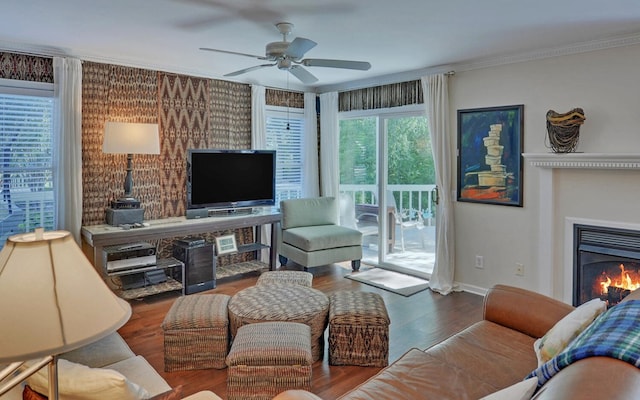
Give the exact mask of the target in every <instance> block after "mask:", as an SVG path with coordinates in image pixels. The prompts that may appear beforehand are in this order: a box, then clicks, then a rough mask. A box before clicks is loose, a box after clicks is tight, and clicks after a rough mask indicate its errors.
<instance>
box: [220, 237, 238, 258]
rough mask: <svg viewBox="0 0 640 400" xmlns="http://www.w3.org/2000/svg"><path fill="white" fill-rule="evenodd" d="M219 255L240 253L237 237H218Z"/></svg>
mask: <svg viewBox="0 0 640 400" xmlns="http://www.w3.org/2000/svg"><path fill="white" fill-rule="evenodd" d="M216 249H217V250H218V255H220V254H229V253H235V252H237V251H238V246H237V245H236V237H235V235H225V236H216Z"/></svg>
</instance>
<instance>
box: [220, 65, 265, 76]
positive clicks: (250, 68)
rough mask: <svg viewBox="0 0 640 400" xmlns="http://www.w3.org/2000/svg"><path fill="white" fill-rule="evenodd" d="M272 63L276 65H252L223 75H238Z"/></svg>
mask: <svg viewBox="0 0 640 400" xmlns="http://www.w3.org/2000/svg"><path fill="white" fill-rule="evenodd" d="M274 65H276V64H261V65H254V66H253V67H249V68H245V69H241V70H238V71H234V72H229V73H228V74H224V76H238V75H242V74H244V73H247V72H251V71H255V70H256V69H260V68H264V67H273V66H274Z"/></svg>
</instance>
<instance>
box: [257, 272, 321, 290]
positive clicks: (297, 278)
mask: <svg viewBox="0 0 640 400" xmlns="http://www.w3.org/2000/svg"><path fill="white" fill-rule="evenodd" d="M312 283H313V274H312V273H310V272H305V271H266V272H263V273H262V275H260V277H259V278H258V282H257V283H256V285H273V284H277V285H302V286H307V287H311V285H312Z"/></svg>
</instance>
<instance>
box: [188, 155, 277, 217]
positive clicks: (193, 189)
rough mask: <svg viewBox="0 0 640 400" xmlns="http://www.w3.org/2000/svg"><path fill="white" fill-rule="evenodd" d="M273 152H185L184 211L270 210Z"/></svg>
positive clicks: (274, 196) (274, 179)
mask: <svg viewBox="0 0 640 400" xmlns="http://www.w3.org/2000/svg"><path fill="white" fill-rule="evenodd" d="M275 171H276V152H275V151H272V150H213V149H189V150H188V151H187V209H190V210H193V209H228V210H232V211H233V210H236V209H243V208H251V207H259V206H260V207H262V206H273V205H274V204H275V198H276V183H275V182H276V178H275V176H276V175H275Z"/></svg>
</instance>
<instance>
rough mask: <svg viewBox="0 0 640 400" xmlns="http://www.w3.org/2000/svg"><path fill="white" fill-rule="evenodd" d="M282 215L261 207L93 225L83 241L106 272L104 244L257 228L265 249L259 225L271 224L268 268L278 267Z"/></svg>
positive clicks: (86, 229)
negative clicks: (244, 211) (222, 213)
mask: <svg viewBox="0 0 640 400" xmlns="http://www.w3.org/2000/svg"><path fill="white" fill-rule="evenodd" d="M280 219H281V214H280V212H279V211H277V210H276V209H275V208H263V209H258V212H253V213H251V214H243V215H229V216H226V215H225V216H212V217H208V218H196V219H186V217H173V218H164V219H156V220H149V221H145V224H148V225H149V226H144V227H140V228H130V229H123V228H120V227H117V226H111V225H105V224H103V225H91V226H83V227H82V239H83V241H84V242H85V243H86V244H88V245H89V246H91V247H92V249H93V251H92V253H93V265H94V266H95V268H96V269H97V270H98V271H99V272H100V273H103V274H104V273H106V270H105V265H103V264H104V263H103V248H104V246H110V245H116V244H125V243H134V242H143V241H150V240H157V239H162V238H168V237H176V236H189V235H197V234H199V233H207V232H217V231H224V230H227V229H241V228H247V227H257V228H256V230H255V244H251V245H249V246H255V250H256V251H258V250H260V249H261V248H265V245H263V244H262V243H261V239H262V238H261V234H260V229H259V227H260V226H262V225H271V246H270V253H269V269H271V270H273V269H275V268H276V255H277V250H276V249H275V247H276V243H277V232H276V230H277V229H278V227H279V224H280Z"/></svg>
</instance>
